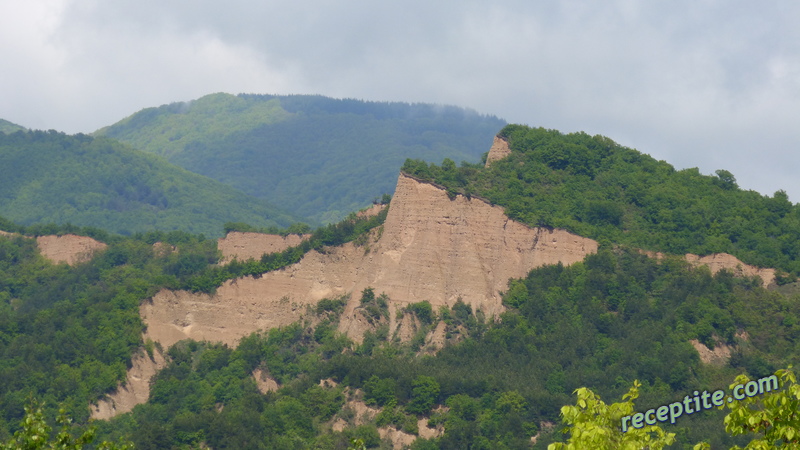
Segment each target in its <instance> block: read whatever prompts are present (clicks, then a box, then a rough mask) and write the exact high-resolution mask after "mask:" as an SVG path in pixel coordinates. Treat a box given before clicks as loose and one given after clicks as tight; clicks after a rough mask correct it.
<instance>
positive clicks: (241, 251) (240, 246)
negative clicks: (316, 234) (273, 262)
mask: <svg viewBox="0 0 800 450" xmlns="http://www.w3.org/2000/svg"><path fill="white" fill-rule="evenodd" d="M309 237H311V235H310V234H304V235H302V236H300V235H297V234H290V235H287V236H286V237H283V236H281V235H278V234H264V233H250V232H247V233H242V232H239V231H232V232H230V233H228V235H227V236H225V237H224V238H219V239H218V240H217V248H219V250H220V251H221V252H222V261H221V263H222V264H225V263H228V262H230V261H232V260H233V258H236V259H238V260H239V261H246V260H248V259H261V256H262V255H264V254H265V253H277V252H282V251H284V250H286V249H287V248H289V247H294V246H297V245H300V243H302V242H303V241H304V240H306V239H308V238H309Z"/></svg>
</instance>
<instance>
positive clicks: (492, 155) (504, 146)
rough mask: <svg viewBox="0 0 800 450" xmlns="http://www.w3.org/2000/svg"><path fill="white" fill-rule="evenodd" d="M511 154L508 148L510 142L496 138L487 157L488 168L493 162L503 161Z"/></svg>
mask: <svg viewBox="0 0 800 450" xmlns="http://www.w3.org/2000/svg"><path fill="white" fill-rule="evenodd" d="M510 154H511V148H509V147H508V141H506V140H505V139H503V138H501V137H500V136H495V137H494V142H493V143H492V148H490V149H489V154H488V155H487V156H486V167H489V166H490V165H491V164H492V162H494V161H497V160H498V159H503V158H505V157H506V156H508V155H510Z"/></svg>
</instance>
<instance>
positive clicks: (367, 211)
mask: <svg viewBox="0 0 800 450" xmlns="http://www.w3.org/2000/svg"><path fill="white" fill-rule="evenodd" d="M386 207H387V205H380V204H374V205H372V206H370V207H369V208H364V209H362V210H361V211H359V212H357V213H356V216H357V217H363V218H369V217H372V216H377V215H378V214H380V212H381V211H383V209H384V208H386Z"/></svg>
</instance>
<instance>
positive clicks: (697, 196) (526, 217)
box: [402, 125, 800, 275]
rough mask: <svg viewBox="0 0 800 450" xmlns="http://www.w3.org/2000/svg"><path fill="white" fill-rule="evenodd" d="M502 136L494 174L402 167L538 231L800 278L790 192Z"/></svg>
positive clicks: (580, 136) (613, 150) (564, 144)
mask: <svg viewBox="0 0 800 450" xmlns="http://www.w3.org/2000/svg"><path fill="white" fill-rule="evenodd" d="M499 136H500V137H502V138H503V139H505V140H506V141H507V142H508V145H509V147H510V150H511V153H510V154H508V156H506V157H504V158H502V159H499V160H497V161H493V162H492V163H491V164H489V165H488V167H484V166H483V165H470V164H467V165H462V166H461V167H457V166H456V164H455V163H454V162H453V161H448V160H445V161H444V162H443V163H442V164H441V165H440V166H438V165H435V164H426V163H425V162H423V161H415V160H408V161H406V163H405V165H404V166H403V169H402V170H403V171H404V172H406V173H409V174H411V175H414V176H416V177H418V178H420V179H422V180H428V181H430V182H434V183H436V184H438V185H441V186H443V187H445V188H446V189H448V191H449V192H451V193H452V195H455V193H463V194H465V195H468V196H469V195H476V196H479V197H482V198H485V199H487V200H488V201H490V202H491V203H493V204H497V205H501V206H503V207H504V208H505V211H506V213H507V214H508V215H509V217H512V218H515V219H517V220H520V221H522V222H524V223H527V224H529V225H531V226H548V227H559V228H565V229H568V230H570V231H572V232H574V233H577V234H579V235H581V236H586V237H591V238H593V239H597V240H600V241H605V242H609V243H618V244H627V245H630V246H634V247H637V248H640V249H644V250H649V251H661V252H666V253H670V254H679V255H681V254H685V253H694V254H698V255H707V254H711V253H730V254H732V255H734V256H736V257H738V258H739V259H741V260H742V261H744V262H746V263H748V264H752V265H755V266H759V267H775V268H778V269H781V270H783V271H784V272H790V273H792V274H795V275H796V274H798V273H800V206H798V205H796V204H792V203H791V202H790V201H789V199H788V197H787V195H786V193H785V192H784V191H778V192H776V193H775V194H774V195H773V196H772V197H769V196H764V195H761V194H759V193H757V192H755V191H746V190H743V189H741V188H739V186H738V185H737V184H736V179H735V177H734V175H733V174H731V173H730V172H728V171H726V170H717V172H716V175H715V176H713V175H712V176H708V175H702V174H700V172H699V171H698V170H697V169H684V170H675V168H674V167H672V166H671V165H670V164H668V163H666V162H664V161H656V160H655V159H653V158H652V157H650V156H649V155H646V154H642V153H640V152H638V151H636V150H633V149H629V148H625V147H622V146H620V145H618V144H616V143H615V142H614V141H612V140H610V139H608V138H606V137H603V136H589V135H587V134H585V133H571V134H562V133H560V132H558V131H555V130H546V129H543V128H529V127H525V126H519V125H509V126H507V127H505V128H504V129H503V130H502V131H501V132H500V133H499Z"/></svg>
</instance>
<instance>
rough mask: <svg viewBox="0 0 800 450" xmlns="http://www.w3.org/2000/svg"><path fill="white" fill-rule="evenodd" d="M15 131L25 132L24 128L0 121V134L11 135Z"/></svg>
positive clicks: (3, 120)
mask: <svg viewBox="0 0 800 450" xmlns="http://www.w3.org/2000/svg"><path fill="white" fill-rule="evenodd" d="M15 131H25V127H23V126H20V125H17V124H15V123H12V122H9V121H7V120H5V119H0V133H6V134H8V133H13V132H15Z"/></svg>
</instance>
